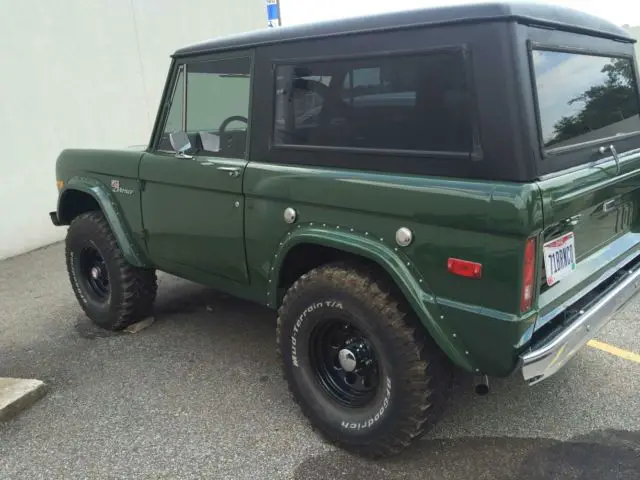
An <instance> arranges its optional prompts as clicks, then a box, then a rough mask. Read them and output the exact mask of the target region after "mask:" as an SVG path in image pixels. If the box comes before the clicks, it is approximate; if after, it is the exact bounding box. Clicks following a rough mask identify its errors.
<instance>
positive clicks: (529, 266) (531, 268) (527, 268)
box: [520, 238, 536, 313]
mask: <svg viewBox="0 0 640 480" xmlns="http://www.w3.org/2000/svg"><path fill="white" fill-rule="evenodd" d="M535 271H536V239H535V238H530V239H528V240H527V244H526V246H525V248H524V265H523V268H522V295H521V297H520V313H524V312H526V311H527V310H529V309H530V308H531V305H532V303H533V291H534V289H535Z"/></svg>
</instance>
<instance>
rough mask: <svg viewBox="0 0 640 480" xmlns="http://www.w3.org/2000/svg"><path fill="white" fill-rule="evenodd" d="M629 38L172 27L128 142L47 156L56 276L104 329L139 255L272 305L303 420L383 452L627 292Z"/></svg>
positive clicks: (146, 283) (538, 358) (133, 278)
mask: <svg viewBox="0 0 640 480" xmlns="http://www.w3.org/2000/svg"><path fill="white" fill-rule="evenodd" d="M633 47H634V46H633V40H632V39H631V38H630V37H629V36H628V35H627V34H626V32H625V31H624V30H623V29H621V28H618V27H616V26H615V25H612V24H610V23H607V22H605V21H602V20H600V19H598V18H594V17H592V16H589V15H586V14H583V13H579V12H575V11H572V10H568V9H564V8H558V7H550V6H545V5H536V4H532V5H529V4H523V3H513V4H508V3H499V4H486V5H485V4H482V5H473V6H469V5H467V6H456V7H447V8H431V9H423V10H416V11H410V12H399V13H392V14H384V15H377V16H371V17H365V18H355V19H347V20H340V21H336V22H327V23H319V24H314V25H305V26H297V27H291V28H279V29H265V31H259V32H252V33H249V34H244V35H239V36H234V37H230V38H222V39H216V40H212V41H208V42H204V43H200V44H197V45H192V46H188V47H186V48H182V49H180V50H178V51H176V52H175V53H174V55H173V56H172V63H171V67H170V71H169V74H168V77H167V81H166V87H165V89H164V93H163V96H162V101H161V104H160V107H159V111H158V115H157V119H156V122H155V126H154V128H153V133H152V134H151V138H150V140H149V143H148V145H147V146H146V147H145V148H144V149H142V150H139V151H134V150H127V149H123V150H80V149H71V150H65V151H63V152H62V153H61V154H60V156H59V158H58V159H57V165H56V174H57V186H58V190H59V201H58V205H57V209H56V211H55V212H52V213H51V214H50V215H51V219H52V221H53V223H54V224H55V225H68V226H69V228H68V233H67V238H66V261H67V266H68V271H69V275H70V280H71V285H72V288H73V290H74V292H75V295H76V296H77V298H78V301H79V303H80V305H81V306H82V308H83V309H84V311H85V312H86V314H87V315H88V316H89V317H90V318H91V319H92V320H93V321H94V322H95V323H96V324H97V325H99V326H101V327H104V328H107V329H114V330H115V329H122V328H124V327H126V326H127V325H129V324H131V323H134V322H136V321H138V320H140V319H142V318H145V317H146V316H149V315H152V314H153V304H154V299H155V296H156V291H157V284H156V271H163V272H168V273H170V274H173V275H176V276H179V277H182V278H185V279H189V280H191V281H195V282H198V283H201V284H204V285H207V286H210V287H213V288H215V289H218V290H220V291H224V292H227V293H229V294H231V295H234V296H238V297H242V298H245V299H249V300H251V301H254V302H257V303H259V304H262V305H265V306H266V307H269V308H271V309H274V310H276V311H277V312H278V322H277V333H276V338H277V350H278V354H279V356H280V358H281V362H282V368H283V371H284V376H285V378H286V381H287V382H288V385H289V388H290V390H291V392H292V396H293V399H294V400H295V401H296V402H297V403H298V404H299V405H300V408H301V409H302V411H303V412H304V414H305V415H306V417H308V419H309V421H310V423H311V424H312V425H313V426H314V427H315V428H316V429H317V430H318V431H319V432H321V433H322V435H323V436H324V437H326V438H327V439H328V440H329V441H331V442H333V443H335V444H337V445H339V446H341V447H343V448H345V449H348V450H351V451H353V452H357V453H359V454H363V455H369V456H383V455H390V454H393V453H396V452H399V451H400V450H401V449H402V448H403V447H405V446H407V445H408V444H409V443H410V441H411V440H412V439H414V438H416V437H418V436H419V435H420V434H421V433H423V432H424V431H425V430H426V429H427V428H428V427H429V426H430V425H432V424H433V423H434V422H435V421H436V420H437V419H438V417H439V416H440V415H441V413H442V412H443V411H444V407H445V406H446V404H447V402H448V399H449V398H450V392H451V385H452V384H453V381H452V378H453V376H454V373H455V372H464V371H466V372H469V374H470V375H473V376H474V378H475V379H476V382H475V384H476V388H477V390H478V391H479V392H484V393H486V392H487V390H488V381H487V378H488V377H489V376H494V377H505V376H509V375H512V374H516V375H518V376H519V377H520V378H521V379H522V381H526V382H529V383H531V384H533V383H536V382H539V381H541V380H543V379H545V378H547V377H549V376H551V375H552V374H554V373H555V372H557V371H558V370H559V369H560V368H561V367H562V366H563V365H564V364H565V363H566V362H567V361H568V360H569V359H570V358H571V357H572V356H573V355H574V354H575V353H576V351H577V350H578V349H579V348H580V347H582V346H583V345H584V344H585V343H586V342H587V341H588V340H589V339H590V338H592V337H593V336H594V335H596V333H597V332H598V331H599V329H600V328H601V327H602V326H603V325H605V324H606V323H607V321H608V320H609V319H610V318H611V316H612V315H613V313H614V312H616V311H617V310H618V309H619V308H621V306H622V305H623V304H624V303H625V302H626V301H627V300H628V299H629V298H631V297H632V296H633V295H634V294H635V293H636V289H637V286H638V283H639V282H640V219H639V217H638V211H639V210H640V209H639V207H640V116H639V112H640V96H639V94H638V68H637V64H636V63H637V62H636V59H635V57H634V48H633ZM238 328H242V325H238Z"/></svg>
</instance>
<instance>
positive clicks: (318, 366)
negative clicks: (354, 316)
mask: <svg viewBox="0 0 640 480" xmlns="http://www.w3.org/2000/svg"><path fill="white" fill-rule="evenodd" d="M310 341H311V365H312V368H314V370H315V371H316V374H317V376H318V381H319V383H320V385H321V386H322V387H323V388H324V390H325V392H326V393H327V394H328V395H329V396H331V397H332V398H333V399H334V400H335V401H336V402H338V403H340V404H341V405H344V406H345V407H351V408H359V407H363V406H365V405H367V404H369V403H371V401H372V400H373V399H374V398H375V396H376V392H377V389H378V385H379V383H380V371H379V365H378V361H377V360H376V357H375V353H374V347H373V345H372V344H371V342H370V341H369V340H368V339H367V338H366V336H365V335H364V334H363V332H361V331H360V330H359V329H358V328H357V327H355V326H354V325H352V324H351V323H349V322H348V321H345V320H337V319H328V320H327V321H326V322H323V323H322V324H320V325H318V327H316V329H315V330H314V331H313V332H312V334H311V339H310Z"/></svg>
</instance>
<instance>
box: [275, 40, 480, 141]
mask: <svg viewBox="0 0 640 480" xmlns="http://www.w3.org/2000/svg"><path fill="white" fill-rule="evenodd" d="M276 89H277V90H276V103H275V107H276V108H275V124H274V143H275V144H276V145H299V146H327V147H344V148H350V149H354V148H355V149H358V148H363V149H377V150H414V151H429V152H438V151H442V152H459V153H468V152H471V151H472V149H473V128H472V118H473V116H472V115H471V111H470V94H469V88H468V84H467V79H466V72H465V66H464V58H463V56H462V54H461V53H459V52H449V51H448V52H431V53H425V54H411V55H397V56H385V57H380V58H366V59H353V60H351V59H350V60H326V61H319V62H314V63H307V64H296V65H278V66H277V68H276Z"/></svg>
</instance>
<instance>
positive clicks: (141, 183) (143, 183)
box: [138, 180, 147, 192]
mask: <svg viewBox="0 0 640 480" xmlns="http://www.w3.org/2000/svg"><path fill="white" fill-rule="evenodd" d="M146 186H147V182H146V180H138V187H139V188H138V189H139V190H140V191H141V192H144V189H145V187H146Z"/></svg>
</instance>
